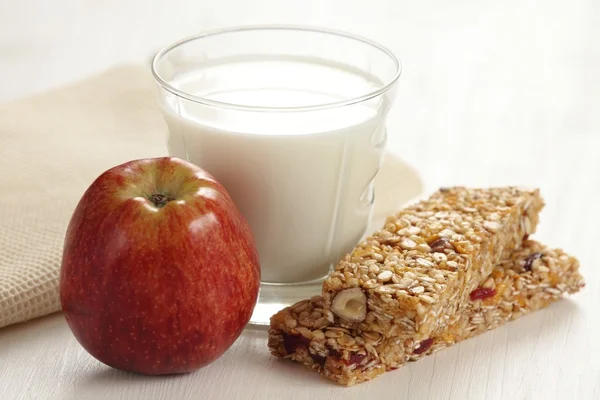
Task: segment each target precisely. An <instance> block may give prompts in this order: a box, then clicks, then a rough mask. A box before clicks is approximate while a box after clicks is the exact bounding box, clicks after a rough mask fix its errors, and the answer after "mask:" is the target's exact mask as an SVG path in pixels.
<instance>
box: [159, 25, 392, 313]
mask: <svg viewBox="0 0 600 400" xmlns="http://www.w3.org/2000/svg"><path fill="white" fill-rule="evenodd" d="M400 70H401V68H400V63H399V61H398V60H397V59H396V57H395V56H394V55H393V54H392V52H391V51H390V50H388V49H386V48H385V47H383V46H381V45H379V44H377V43H376V42H374V41H372V40H369V39H366V38H363V37H359V36H356V35H353V34H349V33H345V32H338V31H333V30H328V29H317V28H310V27H297V26H251V27H239V28H230V29H223V30H219V31H213V32H206V33H202V34H199V35H197V36H194V37H190V38H187V39H184V40H181V41H179V42H176V43H174V44H172V45H170V46H168V47H166V48H164V49H163V50H161V51H160V52H158V53H157V55H156V56H155V57H154V60H153V63H152V72H153V75H154V77H155V79H156V81H157V83H158V88H159V103H160V106H161V108H162V112H163V115H164V118H165V120H166V122H167V125H168V139H167V144H168V150H169V154H170V155H172V156H177V157H180V158H183V159H186V160H188V161H190V162H192V163H194V164H196V165H198V166H200V167H202V168H204V169H205V170H207V171H208V172H209V173H211V174H212V175H213V176H214V177H215V178H216V179H217V180H218V181H219V182H220V183H221V184H223V185H224V186H225V188H226V189H227V191H228V192H229V194H230V196H231V197H232V199H233V201H234V202H235V204H236V205H237V207H238V208H239V209H240V211H241V213H242V214H243V215H244V216H245V217H246V219H247V220H248V223H249V224H250V228H251V230H252V233H253V235H254V238H255V241H256V246H257V250H258V253H259V258H260V264H261V275H262V283H261V290H260V295H259V300H258V303H257V306H256V308H255V311H254V314H253V316H252V320H251V323H252V324H255V325H266V324H268V323H269V317H270V316H271V315H272V314H273V313H275V312H276V311H278V310H279V309H281V308H283V307H285V306H288V305H290V304H292V303H294V302H296V301H298V300H301V299H303V298H308V297H311V296H313V295H316V294H319V293H320V284H321V281H322V279H323V278H324V277H325V276H327V274H328V273H329V272H330V271H331V269H332V268H333V267H334V266H335V264H336V262H337V261H338V260H339V259H340V258H341V257H343V255H344V254H346V253H347V252H348V251H350V250H351V249H352V248H353V247H354V245H355V244H356V243H357V242H358V241H359V240H360V239H361V237H362V236H363V235H364V233H365V229H366V227H367V225H368V223H369V220H370V217H371V212H372V209H373V202H374V188H373V180H374V179H375V176H376V174H377V172H378V170H379V167H380V165H381V162H382V157H383V154H384V147H385V143H386V136H387V133H386V127H385V122H386V116H387V114H388V111H389V110H390V107H391V106H392V103H393V99H394V95H395V91H396V86H397V85H396V83H397V80H398V77H399V76H400ZM231 251H235V249H231Z"/></svg>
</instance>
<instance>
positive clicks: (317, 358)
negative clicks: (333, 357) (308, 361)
mask: <svg viewBox="0 0 600 400" xmlns="http://www.w3.org/2000/svg"><path fill="white" fill-rule="evenodd" d="M310 357H311V358H312V359H313V361H314V362H316V363H317V364H319V365H320V366H323V365H325V360H326V359H327V357H325V356H320V355H318V354H311V355H310Z"/></svg>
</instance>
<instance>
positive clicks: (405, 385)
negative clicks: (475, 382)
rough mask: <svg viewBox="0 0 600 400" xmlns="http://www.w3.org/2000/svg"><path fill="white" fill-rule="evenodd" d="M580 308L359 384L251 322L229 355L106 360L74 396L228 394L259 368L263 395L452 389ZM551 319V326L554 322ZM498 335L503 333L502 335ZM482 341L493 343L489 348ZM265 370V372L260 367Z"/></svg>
mask: <svg viewBox="0 0 600 400" xmlns="http://www.w3.org/2000/svg"><path fill="white" fill-rule="evenodd" d="M580 312H581V311H580V310H579V308H578V307H577V305H576V304H575V303H574V302H571V301H569V300H563V301H560V302H557V303H555V304H553V305H552V306H551V307H550V308H549V309H547V310H545V311H542V312H538V313H534V314H532V315H531V316H528V317H524V318H521V319H519V320H517V321H514V322H511V323H509V324H508V325H506V326H504V327H501V328H498V329H496V330H494V331H490V332H488V333H485V334H483V335H480V336H479V337H477V338H474V339H471V340H468V341H465V342H462V343H461V344H458V345H455V346H452V347H451V348H449V349H448V350H443V351H440V352H439V353H437V354H436V355H435V356H434V357H425V358H424V359H422V360H420V361H419V362H415V363H409V364H408V365H406V366H405V367H403V368H400V369H399V370H397V371H393V372H388V373H386V374H384V375H382V376H381V377H379V378H377V379H375V380H373V381H371V382H367V383H363V384H360V385H357V386H354V387H352V388H345V387H341V386H337V385H335V384H334V383H332V382H330V381H328V380H326V379H323V378H321V377H320V376H319V375H318V374H316V373H313V372H309V371H307V370H305V369H304V367H303V366H301V365H299V364H296V363H293V362H289V361H287V360H282V359H277V358H275V357H273V356H271V355H270V354H269V352H268V349H267V346H266V341H267V333H266V332H265V331H260V330H246V331H245V332H244V333H243V335H242V336H241V337H240V339H239V340H238V343H236V344H235V345H234V346H233V347H232V348H231V349H230V350H229V351H227V352H226V353H225V355H224V356H223V357H221V358H220V359H219V360H217V361H215V362H214V363H213V364H211V365H209V366H207V367H205V368H202V369H200V370H199V371H196V372H194V373H191V374H186V375H173V376H160V377H149V376H143V375H136V374H131V373H125V372H121V371H117V370H114V369H112V368H109V367H106V366H103V365H101V364H99V363H98V364H97V366H96V367H95V368H93V369H92V370H89V371H88V372H86V373H83V374H81V375H82V376H81V379H79V381H78V382H77V383H76V385H75V386H76V388H75V392H74V395H73V397H72V399H80V398H88V397H86V396H92V397H93V396H98V397H97V398H103V396H102V392H104V393H106V392H105V391H106V390H108V389H107V388H111V389H110V390H111V392H113V393H124V392H129V393H134V392H135V393H139V391H142V392H143V393H139V395H142V394H143V395H144V398H153V396H154V395H155V393H156V396H159V395H160V394H161V393H162V396H165V395H166V394H167V393H168V396H166V397H170V398H202V396H201V394H202V392H203V391H205V390H206V391H207V392H210V393H215V392H214V389H215V388H219V390H221V388H222V390H224V391H225V392H224V394H223V395H225V394H226V392H227V390H228V389H227V387H226V386H227V385H234V384H235V382H240V381H242V380H244V379H245V380H248V376H249V375H250V376H252V388H249V389H248V390H249V392H248V393H249V394H250V393H252V392H256V393H255V394H257V395H258V394H265V393H273V392H276V391H281V390H287V391H288V392H287V393H298V391H304V392H306V391H307V387H310V388H311V389H310V392H311V393H313V394H314V395H315V396H318V397H321V396H324V395H326V394H327V395H332V394H333V395H334V397H335V396H337V395H339V396H340V397H343V398H344V399H354V398H357V399H359V398H366V397H368V396H369V393H372V392H377V393H379V392H382V391H385V392H390V393H394V395H395V396H397V398H429V397H430V396H431V395H432V392H433V391H435V392H440V391H442V392H447V393H449V391H450V387H451V383H452V381H453V379H454V378H455V376H454V374H455V369H456V370H462V372H461V373H460V375H461V376H462V377H464V376H469V374H470V373H469V371H471V372H472V371H473V368H478V367H477V366H481V365H487V364H488V363H489V362H490V357H491V359H501V360H503V359H504V356H505V354H506V352H507V351H509V352H511V353H512V352H517V353H521V352H528V353H531V351H532V347H531V346H536V349H537V346H544V343H547V341H546V340H545V339H546V338H548V337H551V336H552V335H553V334H555V333H556V330H555V329H551V328H552V327H553V326H559V325H562V324H565V323H566V322H567V321H568V320H569V319H570V318H576V317H577V316H578V315H579V314H580ZM549 327H550V329H547V328H549ZM489 335H497V336H494V337H492V336H489ZM497 338H503V340H501V341H499V340H496V339H497ZM504 339H506V340H504ZM482 346H489V348H487V347H486V351H481V349H482ZM536 351H537V350H536ZM539 351H544V350H543V349H542V350H539ZM446 366H448V367H447V368H446ZM257 370H258V371H260V373H256V371H257ZM253 371H254V372H253ZM434 375H435V380H432V381H431V382H430V383H428V384H423V382H429V380H430V378H429V377H432V378H433V376H434ZM505 378H506V377H505ZM224 386H225V387H224ZM159 392H160V393H159ZM281 393H283V392H281ZM192 394H195V395H200V397H197V396H196V397H195V396H194V395H192ZM148 396H150V397H148ZM365 396H366V397H365ZM434 397H435V396H434ZM257 398H258V397H257Z"/></svg>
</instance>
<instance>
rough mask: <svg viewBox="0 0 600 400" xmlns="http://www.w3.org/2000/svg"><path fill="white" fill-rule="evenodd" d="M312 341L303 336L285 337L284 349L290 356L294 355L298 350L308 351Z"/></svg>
mask: <svg viewBox="0 0 600 400" xmlns="http://www.w3.org/2000/svg"><path fill="white" fill-rule="evenodd" d="M309 344H310V340H308V339H307V338H305V337H304V336H301V335H285V336H284V337H283V347H285V351H286V352H287V353H288V354H294V353H295V352H296V351H298V349H308V345H309Z"/></svg>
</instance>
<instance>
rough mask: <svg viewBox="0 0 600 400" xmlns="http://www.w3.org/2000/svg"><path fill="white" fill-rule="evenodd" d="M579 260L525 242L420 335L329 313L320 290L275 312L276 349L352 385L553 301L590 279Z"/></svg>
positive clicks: (273, 343) (272, 345) (273, 344)
mask: <svg viewBox="0 0 600 400" xmlns="http://www.w3.org/2000/svg"><path fill="white" fill-rule="evenodd" d="M578 268H579V263H578V261H577V260H576V259H575V258H573V257H570V256H568V255H567V254H565V253H564V252H563V251H562V250H552V249H548V248H546V247H544V246H542V245H541V244H539V243H537V242H534V241H529V240H528V241H526V242H524V244H523V247H522V248H520V249H518V250H516V251H514V252H513V253H512V254H511V256H510V257H509V258H508V259H506V260H505V261H503V262H501V263H499V264H498V265H497V266H496V268H495V269H494V270H493V272H492V274H491V275H490V276H489V277H488V278H487V279H485V280H484V281H483V282H482V284H481V285H480V286H479V287H477V288H475V289H473V290H472V291H471V292H470V293H469V296H468V301H467V305H466V307H465V309H464V311H463V312H462V313H461V315H460V317H459V318H458V319H457V320H456V321H455V322H454V323H453V324H451V325H449V326H447V327H446V328H445V330H444V331H442V332H439V333H438V334H436V335H434V336H431V337H429V338H427V339H425V340H422V341H420V342H417V341H414V340H412V339H406V340H398V339H397V338H386V337H384V336H383V335H381V334H379V333H378V332H374V331H362V330H360V329H352V328H348V327H345V326H344V325H342V324H340V322H342V320H341V319H340V318H338V317H335V316H333V315H331V312H330V311H329V310H327V309H326V308H325V304H324V300H323V298H322V297H320V296H316V297H313V298H312V299H310V300H304V301H302V302H299V303H297V304H295V305H293V306H291V307H288V308H286V309H284V310H282V311H280V312H279V313H277V314H275V315H274V316H273V317H272V318H271V328H270V330H269V348H270V350H271V353H273V355H275V356H278V357H283V358H288V359H291V360H293V361H296V362H299V363H301V364H304V365H305V366H306V367H307V368H308V369H311V370H314V371H318V372H319V373H320V374H321V375H323V376H324V377H326V378H328V379H330V380H333V381H334V382H336V383H339V384H341V385H353V384H356V383H360V382H363V381H367V380H370V379H373V378H374V377H376V376H378V375H380V374H382V373H384V372H386V371H390V370H394V369H396V368H398V367H400V366H402V365H403V364H405V363H407V362H408V361H416V360H418V359H419V358H421V357H423V356H425V355H427V354H432V353H434V352H436V351H438V350H440V349H443V348H446V347H448V346H450V345H452V344H454V343H457V342H459V341H461V340H464V339H468V338H470V337H473V336H476V335H478V334H480V333H484V332H486V331H488V330H490V329H494V328H496V327H499V326H501V325H503V324H505V323H506V322H508V321H511V320H514V319H517V318H519V317H521V316H523V315H526V314H528V313H531V312H533V311H536V310H539V309H541V308H544V307H546V306H548V305H549V304H550V303H551V302H553V301H555V300H558V299H559V298H561V297H562V295H563V294H565V293H575V292H577V291H579V289H580V288H582V287H583V286H584V281H583V278H582V277H581V275H580V274H579V271H578Z"/></svg>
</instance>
